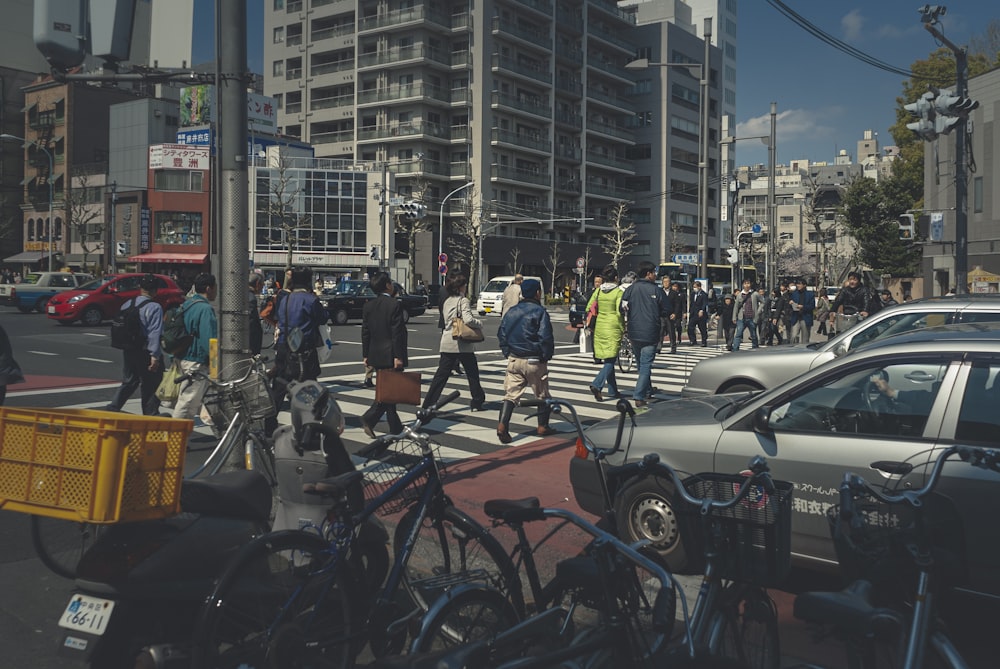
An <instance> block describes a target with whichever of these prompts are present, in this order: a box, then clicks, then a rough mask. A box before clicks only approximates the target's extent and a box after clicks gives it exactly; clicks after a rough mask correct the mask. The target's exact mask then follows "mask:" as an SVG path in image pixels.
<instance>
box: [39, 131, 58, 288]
mask: <svg viewBox="0 0 1000 669" xmlns="http://www.w3.org/2000/svg"><path fill="white" fill-rule="evenodd" d="M37 146H38V148H39V149H41V150H42V151H44V152H45V155H46V157H47V158H48V159H49V176H48V177H47V178H46V179H45V180H46V181H48V182H49V271H50V272H51V271H52V255H53V253H54V249H53V240H54V239H55V238H56V228H55V220H53V219H54V218H55V217H54V216H53V214H52V207H53V206H54V205H55V196H54V194H53V192H52V177H53V175H54V174H55V162H54V161H53V160H52V152H51V151H49V150H48V149H46V148H45V147H43V146H41V145H40V144H39V145H37Z"/></svg>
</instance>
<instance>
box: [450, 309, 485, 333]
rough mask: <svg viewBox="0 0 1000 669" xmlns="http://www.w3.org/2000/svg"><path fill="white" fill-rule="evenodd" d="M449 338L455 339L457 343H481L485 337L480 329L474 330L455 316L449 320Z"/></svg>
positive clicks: (459, 317)
mask: <svg viewBox="0 0 1000 669" xmlns="http://www.w3.org/2000/svg"><path fill="white" fill-rule="evenodd" d="M458 304H459V306H461V305H462V303H461V302H459V303H458ZM461 312H462V310H461V309H459V310H458V311H457V312H456V314H458V313H461ZM451 338H452V339H457V340H459V341H470V342H476V341H483V340H484V339H486V336H485V335H484V334H483V331H482V329H480V328H474V327H472V326H471V325H469V324H468V323H466V322H465V321H463V320H462V317H461V316H458V315H456V316H455V317H454V318H452V319H451Z"/></svg>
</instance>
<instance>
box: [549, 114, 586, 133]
mask: <svg viewBox="0 0 1000 669" xmlns="http://www.w3.org/2000/svg"><path fill="white" fill-rule="evenodd" d="M555 119H556V123H558V124H559V125H567V126H569V127H571V128H573V129H575V130H580V129H582V128H583V117H582V116H580V115H579V114H575V113H573V112H566V111H557V112H556V116H555Z"/></svg>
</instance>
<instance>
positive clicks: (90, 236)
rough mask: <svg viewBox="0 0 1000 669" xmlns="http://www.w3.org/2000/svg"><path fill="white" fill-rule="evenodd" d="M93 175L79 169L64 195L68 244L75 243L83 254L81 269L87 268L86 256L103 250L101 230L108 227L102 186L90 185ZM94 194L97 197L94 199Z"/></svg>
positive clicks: (102, 232) (102, 231) (102, 233)
mask: <svg viewBox="0 0 1000 669" xmlns="http://www.w3.org/2000/svg"><path fill="white" fill-rule="evenodd" d="M91 176H92V174H91V173H90V172H87V171H85V170H78V171H77V172H76V173H75V174H74V175H73V179H72V183H71V186H70V189H69V191H68V192H67V193H66V206H65V210H66V218H67V219H68V220H67V221H66V228H67V230H68V231H69V232H70V239H69V241H72V240H76V241H77V243H78V244H79V245H80V250H81V251H83V268H84V270H86V269H87V267H88V263H87V256H89V255H90V254H91V253H94V252H96V251H100V250H103V249H104V242H103V240H104V231H105V230H106V229H107V224H106V222H105V218H104V198H103V192H104V188H103V186H96V187H91V186H90V177H91ZM95 193H96V196H95Z"/></svg>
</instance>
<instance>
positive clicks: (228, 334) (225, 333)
mask: <svg viewBox="0 0 1000 669" xmlns="http://www.w3.org/2000/svg"><path fill="white" fill-rule="evenodd" d="M218 16H219V24H220V28H221V29H222V30H223V32H224V34H225V35H227V36H229V37H230V38H229V39H223V40H221V41H219V42H218V43H217V44H216V49H217V52H218V54H219V55H218V62H219V69H220V70H221V72H222V76H221V79H219V80H218V81H217V82H216V87H217V90H218V98H217V99H218V101H219V106H220V109H219V116H218V117H219V124H218V129H219V132H218V135H219V157H218V158H219V162H218V164H219V167H220V177H221V179H220V191H219V193H220V196H221V199H220V202H221V205H222V206H221V208H220V211H219V221H218V223H219V227H220V230H219V246H220V248H219V267H218V268H216V278H217V281H218V286H219V316H220V318H219V368H220V369H225V368H226V367H227V366H229V365H231V364H232V363H234V362H236V361H237V360H239V359H241V358H243V357H245V356H246V353H247V351H248V350H249V343H250V342H249V338H248V332H247V319H248V318H249V316H250V310H249V305H248V304H247V275H248V274H249V273H250V256H249V253H248V251H247V250H248V249H249V248H250V231H249V224H248V217H247V189H248V184H247V83H248V81H247V73H248V72H249V70H248V68H247V37H246V35H247V33H246V26H247V3H246V0H218Z"/></svg>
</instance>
